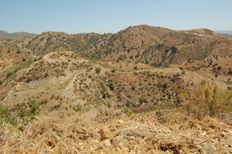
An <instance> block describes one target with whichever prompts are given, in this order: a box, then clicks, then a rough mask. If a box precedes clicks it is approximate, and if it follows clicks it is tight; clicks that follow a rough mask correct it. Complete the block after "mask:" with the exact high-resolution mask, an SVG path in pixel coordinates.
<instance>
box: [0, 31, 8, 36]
mask: <svg viewBox="0 0 232 154" xmlns="http://www.w3.org/2000/svg"><path fill="white" fill-rule="evenodd" d="M0 35H10V34H9V33H8V32H6V31H3V30H0Z"/></svg>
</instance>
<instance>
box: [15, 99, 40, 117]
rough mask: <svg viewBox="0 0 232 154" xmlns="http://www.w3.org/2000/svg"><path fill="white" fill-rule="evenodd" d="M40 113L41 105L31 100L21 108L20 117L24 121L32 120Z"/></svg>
mask: <svg viewBox="0 0 232 154" xmlns="http://www.w3.org/2000/svg"><path fill="white" fill-rule="evenodd" d="M38 112H39V105H38V103H37V102H36V100H35V99H33V98H29V99H28V102H26V103H23V104H22V105H21V106H20V108H19V113H18V115H19V117H20V118H22V119H23V120H27V119H31V118H32V117H33V116H34V115H35V114H37V113H38Z"/></svg>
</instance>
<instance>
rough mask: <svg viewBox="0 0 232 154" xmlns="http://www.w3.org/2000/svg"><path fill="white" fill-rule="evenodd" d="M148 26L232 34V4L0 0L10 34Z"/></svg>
mask: <svg viewBox="0 0 232 154" xmlns="http://www.w3.org/2000/svg"><path fill="white" fill-rule="evenodd" d="M138 24H148V25H153V26H162V27H168V28H171V29H191V28H202V27H205V28H210V29H212V30H232V0H0V29H1V30H6V31H8V32H16V31H27V32H34V33H40V32H43V31H64V32H68V33H80V32H98V33H104V32H116V31H118V30H120V29H123V28H126V27H128V26H130V25H138Z"/></svg>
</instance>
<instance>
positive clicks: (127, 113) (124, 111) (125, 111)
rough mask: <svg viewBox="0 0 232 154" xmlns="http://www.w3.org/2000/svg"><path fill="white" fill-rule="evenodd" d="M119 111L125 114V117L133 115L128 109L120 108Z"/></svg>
mask: <svg viewBox="0 0 232 154" xmlns="http://www.w3.org/2000/svg"><path fill="white" fill-rule="evenodd" d="M121 111H122V112H123V113H125V114H126V115H127V116H131V115H132V114H133V111H132V110H131V109H130V108H128V107H124V108H122V110H121Z"/></svg>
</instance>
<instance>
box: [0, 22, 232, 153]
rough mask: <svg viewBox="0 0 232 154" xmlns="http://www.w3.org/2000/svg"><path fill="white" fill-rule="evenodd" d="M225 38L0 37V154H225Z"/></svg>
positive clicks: (206, 33)
mask: <svg viewBox="0 0 232 154" xmlns="http://www.w3.org/2000/svg"><path fill="white" fill-rule="evenodd" d="M231 41H232V40H231V38H230V37H225V36H223V37H222V36H219V35H217V34H214V33H213V32H212V31H210V30H207V29H197V30H191V31H173V30H170V29H166V28H160V27H150V26H134V27H129V28H127V29H125V30H122V31H120V32H118V33H116V34H95V33H90V34H67V33H60V32H45V33H42V34H40V35H36V36H22V37H4V36H2V37H0V147H1V148H0V153H23V152H26V153H110V152H111V153H174V154H179V153H231V152H232V145H231V142H232V127H231V126H232V118H231V117H232V79H231V76H232V67H231V66H232V50H231V49H232V44H231Z"/></svg>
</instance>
